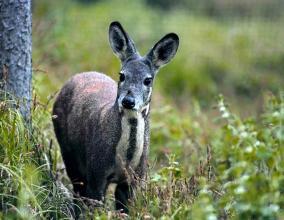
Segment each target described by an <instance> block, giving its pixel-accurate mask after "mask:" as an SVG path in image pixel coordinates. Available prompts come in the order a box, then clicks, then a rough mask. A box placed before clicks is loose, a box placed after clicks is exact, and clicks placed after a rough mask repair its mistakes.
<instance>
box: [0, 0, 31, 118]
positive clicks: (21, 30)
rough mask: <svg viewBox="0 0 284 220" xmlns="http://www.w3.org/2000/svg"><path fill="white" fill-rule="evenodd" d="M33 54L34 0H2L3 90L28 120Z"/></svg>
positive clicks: (0, 47) (0, 78) (0, 69)
mask: <svg viewBox="0 0 284 220" xmlns="http://www.w3.org/2000/svg"><path fill="white" fill-rule="evenodd" d="M31 55H32V14H31V0H0V90H1V93H2V95H3V94H4V93H5V97H6V94H8V96H9V97H13V98H15V100H16V101H17V103H18V104H19V109H20V112H21V113H22V115H23V117H24V118H25V119H29V118H30V105H31V98H32V97H31V96H32V94H31V93H32V90H31V83H32V58H31ZM3 91H4V93H3ZM2 97H3V96H2Z"/></svg>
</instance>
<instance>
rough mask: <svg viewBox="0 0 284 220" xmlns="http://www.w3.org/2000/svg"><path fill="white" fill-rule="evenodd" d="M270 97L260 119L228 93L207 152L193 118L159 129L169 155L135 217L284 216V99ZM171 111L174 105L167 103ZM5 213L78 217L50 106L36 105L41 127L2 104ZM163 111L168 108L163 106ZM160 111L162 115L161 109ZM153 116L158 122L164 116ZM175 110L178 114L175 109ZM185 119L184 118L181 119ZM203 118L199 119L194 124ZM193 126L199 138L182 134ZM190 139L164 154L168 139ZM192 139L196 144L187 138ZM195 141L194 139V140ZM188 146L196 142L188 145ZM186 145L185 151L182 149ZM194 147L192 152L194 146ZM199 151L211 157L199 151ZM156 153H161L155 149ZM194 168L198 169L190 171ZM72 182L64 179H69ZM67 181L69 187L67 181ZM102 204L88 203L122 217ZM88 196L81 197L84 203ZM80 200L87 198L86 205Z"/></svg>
mask: <svg viewBox="0 0 284 220" xmlns="http://www.w3.org/2000/svg"><path fill="white" fill-rule="evenodd" d="M283 98H284V97H283V94H280V97H275V96H272V95H271V96H270V97H268V99H267V103H266V108H265V111H264V113H263V115H261V117H260V120H256V119H255V118H248V119H245V120H242V119H240V118H239V117H238V116H237V115H235V114H234V113H232V112H231V111H230V110H229V108H228V106H227V104H225V102H224V99H223V97H222V96H221V97H220V98H219V100H218V105H217V106H218V107H217V108H218V110H219V116H218V117H217V118H216V120H217V122H216V123H217V127H218V129H210V131H208V133H209V132H210V133H212V136H210V137H209V138H208V139H209V140H208V143H210V144H207V145H204V144H200V146H199V148H200V151H203V152H199V153H196V152H195V153H194V152H192V151H193V150H196V149H195V144H197V143H195V142H198V139H197V138H195V137H194V136H195V135H196V137H198V136H199V133H198V132H199V131H198V130H194V129H193V130H191V129H192V128H191V124H187V123H186V122H185V123H184V124H181V123H179V121H177V124H179V125H181V126H180V128H179V129H177V126H176V124H174V123H170V124H169V125H168V126H167V128H166V129H169V131H167V130H164V129H160V130H154V131H155V132H153V131H152V137H153V143H152V145H151V147H152V151H153V150H154V151H158V152H157V153H156V154H155V155H161V156H162V157H165V158H166V159H165V158H164V159H163V158H162V159H160V160H159V159H157V160H156V162H157V161H159V162H158V163H156V165H154V166H153V164H155V163H154V161H153V159H152V163H151V167H150V172H149V175H148V178H147V180H146V182H145V183H144V184H140V185H141V188H138V190H137V191H136V194H135V199H134V200H133V201H131V205H130V216H131V217H132V218H137V219H140V218H141V219H145V218H146V219H147V218H148V219H153V218H158V219H160V218H162V219H220V218H223V219H226V218H229V219H281V218H283V217H284V200H283V198H284V195H283V193H284V192H283V187H284V185H283V184H284V169H283V167H284V164H283V161H284V158H283V155H284V152H283V149H284V148H283V137H284V128H283V121H284V118H283V116H284V102H283ZM164 111H170V110H169V109H167V108H165V109H164ZM0 113H1V114H0V117H1V123H0V127H1V129H0V131H1V137H3V138H2V139H1V141H0V146H1V148H0V149H1V152H0V159H1V160H0V162H1V163H0V174H1V180H0V189H1V190H0V191H1V194H0V201H1V207H0V210H1V211H0V216H2V217H5V218H8V219H9V218H11V219H13V218H20V219H31V218H35V219H37V218H56V219H59V218H71V216H72V214H74V209H75V207H76V205H75V204H74V203H73V201H72V189H71V188H70V186H68V182H67V181H66V180H64V179H66V177H65V176H64V174H62V170H60V169H59V168H60V167H61V166H62V161H61V159H60V157H59V149H58V148H57V147H55V145H52V142H51V140H54V137H53V134H52V133H51V129H47V128H46V127H49V126H50V122H49V120H48V119H49V112H48V111H47V110H46V108H45V106H40V105H39V104H37V105H36V104H35V108H34V110H33V124H34V127H33V130H32V131H29V130H28V129H26V128H25V123H24V122H23V121H22V119H21V116H20V115H19V113H18V112H17V111H15V110H12V109H8V108H6V106H5V102H1V112H0ZM160 113H161V112H160ZM160 113H159V115H160ZM155 114H158V113H157V112H156V113H154V114H153V124H154V125H156V126H157V125H158V123H159V121H160V120H159V118H156V116H155ZM171 114H174V113H171ZM176 120H178V119H176ZM195 123H197V122H196V121H193V124H195ZM186 130H190V131H191V132H190V133H191V134H192V137H186V138H185V137H183V136H180V135H181V134H180V133H186V132H187V131H186ZM168 133H170V136H171V137H172V138H171V141H173V142H174V141H175V136H177V140H180V139H181V140H182V141H184V142H185V144H181V145H179V144H178V142H177V145H176V146H171V147H173V148H174V149H175V151H174V152H172V153H171V152H167V151H166V150H165V149H164V152H163V150H162V148H161V146H163V145H162V144H161V143H160V142H159V140H160V141H165V143H169V144H171V141H169V142H167V139H168V138H169V137H167V136H168V135H169V134H168ZM169 139H170V138H169ZM187 142H188V143H187ZM190 143H191V144H190ZM187 144H188V145H187ZM179 148H180V149H179ZM188 151H189V152H192V153H187V152H188ZM199 155H203V156H201V157H199ZM152 156H153V155H152ZM189 166H190V167H191V169H188V168H189ZM63 183H64V184H63ZM64 185H65V186H66V187H67V188H66V187H65V186H64ZM112 200H113V198H112V197H110V199H109V202H107V203H106V205H105V206H104V207H102V208H100V209H88V207H86V206H84V205H82V204H81V206H80V207H81V209H80V210H81V212H82V215H85V216H86V217H87V218H91V219H92V218H96V219H97V218H99V219H107V218H110V216H112V217H111V218H121V217H122V215H121V214H119V213H118V212H115V211H113V205H112V202H111V201H112ZM79 202H80V201H79ZM79 204H80V203H79Z"/></svg>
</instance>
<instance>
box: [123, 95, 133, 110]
mask: <svg viewBox="0 0 284 220" xmlns="http://www.w3.org/2000/svg"><path fill="white" fill-rule="evenodd" d="M122 106H123V107H124V108H126V109H133V107H134V106H135V99H134V98H133V97H131V96H125V97H124V98H123V99H122Z"/></svg>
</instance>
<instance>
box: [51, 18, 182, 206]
mask: <svg viewBox="0 0 284 220" xmlns="http://www.w3.org/2000/svg"><path fill="white" fill-rule="evenodd" d="M109 36H110V44H111V47H112V49H113V51H114V52H115V54H116V55H117V56H118V57H119V58H120V59H121V62H122V68H121V70H120V81H119V83H118V84H117V83H116V82H115V81H113V80H112V79H111V78H110V77H108V76H106V75H104V74H101V73H97V72H87V73H81V74H77V75H75V76H73V77H72V78H71V79H70V80H69V81H68V82H67V83H66V84H65V86H64V87H63V88H62V89H61V91H60V93H59V95H58V97H57V99H56V101H55V104H54V108H53V115H54V116H55V117H53V124H54V129H55V133H56V137H57V140H58V142H59V145H60V148H61V153H62V157H63V160H64V163H65V166H66V171H67V174H68V176H69V177H70V179H71V181H72V183H73V187H74V191H75V192H76V193H77V194H79V195H80V196H84V197H89V198H92V199H96V200H103V198H104V195H105V191H106V189H107V186H108V185H109V184H110V183H116V184H117V187H116V191H115V197H116V207H117V209H123V210H124V211H127V207H126V205H127V201H128V199H129V198H130V197H131V188H132V187H133V186H134V185H135V181H134V179H133V175H131V172H133V173H134V174H135V176H137V177H139V178H142V179H143V178H144V176H145V172H146V164H147V154H148V147H149V140H150V134H149V113H150V101H151V94H152V81H153V79H154V77H155V74H156V73H157V70H158V69H159V67H160V66H162V65H164V64H165V63H167V62H169V60H170V59H171V58H172V57H173V56H174V55H175V53H176V50H177V47H178V37H177V36H176V35H175V34H169V35H166V36H165V37H164V38H162V39H161V40H160V41H159V42H158V43H157V44H156V45H155V46H154V48H153V49H152V50H151V51H150V52H149V54H148V55H146V56H145V57H141V56H140V55H139V54H138V52H137V51H136V48H135V46H134V43H133V41H132V40H131V39H130V38H129V36H128V34H127V33H126V32H125V31H124V30H123V28H122V27H121V25H120V24H119V23H118V22H113V23H112V24H111V25H110V31H109Z"/></svg>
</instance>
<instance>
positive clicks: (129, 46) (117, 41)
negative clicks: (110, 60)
mask: <svg viewBox="0 0 284 220" xmlns="http://www.w3.org/2000/svg"><path fill="white" fill-rule="evenodd" d="M109 43H110V46H111V48H112V50H113V52H114V53H115V55H116V56H118V57H119V58H120V60H121V61H122V62H124V61H125V60H126V59H127V58H129V57H131V56H132V55H134V54H136V48H135V46H134V42H133V41H132V40H131V38H130V37H129V36H128V34H127V33H126V32H125V31H124V29H123V28H122V26H121V24H120V23H119V22H117V21H114V22H112V23H111V24H110V26H109Z"/></svg>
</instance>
